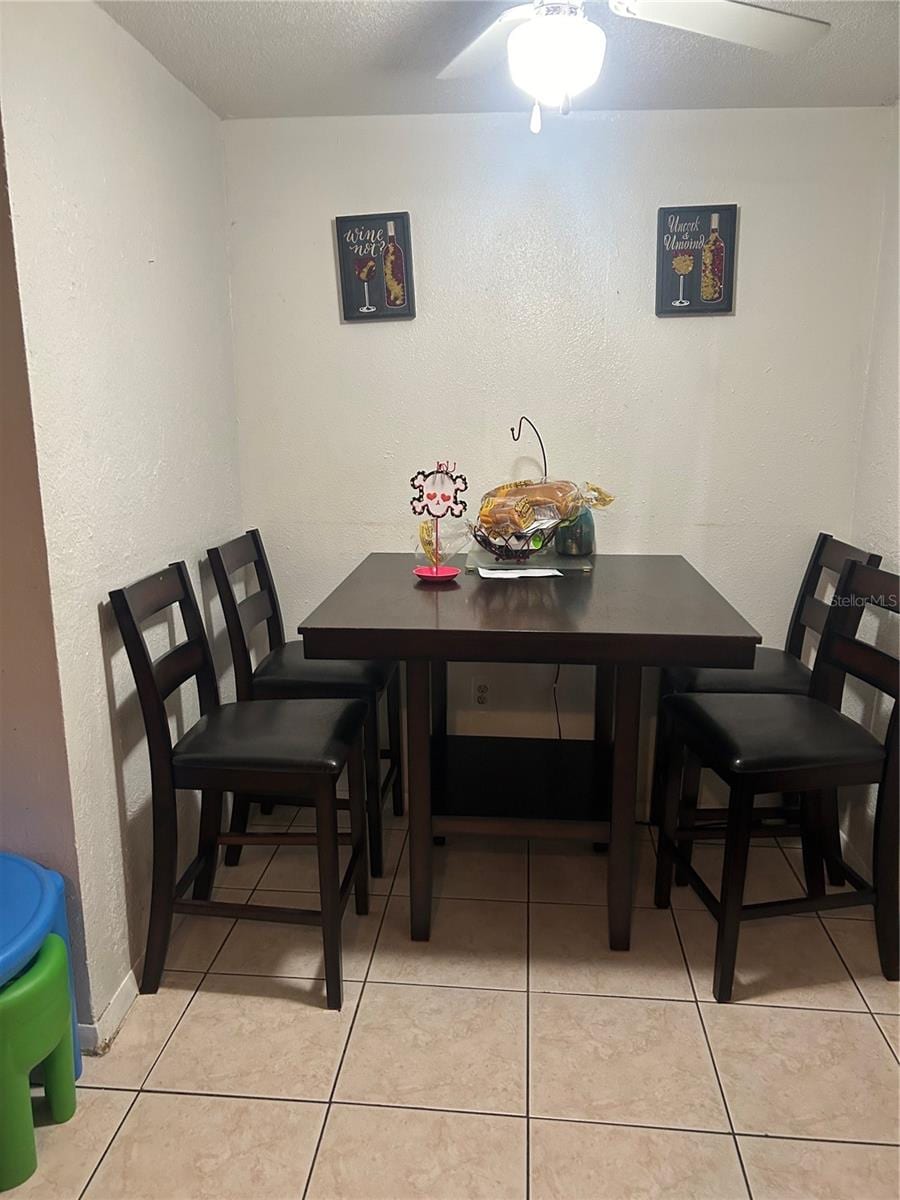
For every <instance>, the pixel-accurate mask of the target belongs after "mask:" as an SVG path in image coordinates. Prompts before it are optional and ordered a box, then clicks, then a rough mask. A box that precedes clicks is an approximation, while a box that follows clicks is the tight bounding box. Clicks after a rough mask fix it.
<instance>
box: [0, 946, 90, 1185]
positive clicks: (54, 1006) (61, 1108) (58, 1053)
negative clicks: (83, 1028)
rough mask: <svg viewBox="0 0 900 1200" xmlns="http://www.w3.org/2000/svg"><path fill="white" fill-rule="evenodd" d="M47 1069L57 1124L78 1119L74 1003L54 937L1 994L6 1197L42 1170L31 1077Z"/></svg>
mask: <svg viewBox="0 0 900 1200" xmlns="http://www.w3.org/2000/svg"><path fill="white" fill-rule="evenodd" d="M39 1065H40V1066H41V1067H42V1068H43V1074H44V1092H45V1094H46V1097H47V1102H48V1104H49V1106H50V1113H51V1115H52V1117H53V1120H54V1121H56V1122H57V1123H61V1122H63V1121H68V1120H69V1118H70V1117H72V1116H73V1115H74V1113H75V1068H74V1060H73V1056H72V1002H71V999H70V997H69V967H68V962H67V957H66V944H65V942H64V941H63V940H62V938H61V937H59V936H58V935H57V934H55V933H51V934H48V936H47V938H46V940H45V941H44V943H43V945H42V946H41V948H40V950H39V951H38V954H37V957H36V958H35V959H34V962H33V963H32V964H31V966H30V967H28V969H27V970H25V971H23V972H22V974H21V975H18V976H17V977H16V978H15V979H13V980H12V981H11V982H10V983H8V984H7V985H6V986H5V987H3V988H0V1191H6V1190H7V1189H8V1188H13V1187H16V1186H17V1185H18V1184H20V1183H24V1181H25V1180H26V1179H28V1177H29V1176H30V1175H33V1174H34V1171H35V1168H36V1167H37V1153H36V1150H35V1145H34V1119H33V1116H32V1111H31V1085H30V1082H29V1076H30V1074H31V1072H32V1070H33V1069H34V1068H35V1067H36V1066H39Z"/></svg>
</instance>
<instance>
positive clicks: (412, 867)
mask: <svg viewBox="0 0 900 1200" xmlns="http://www.w3.org/2000/svg"><path fill="white" fill-rule="evenodd" d="M430 674H431V671H430V664H429V663H428V662H427V661H422V660H421V659H411V660H410V661H409V662H408V663H407V664H406V738H407V742H406V756H407V765H406V771H407V787H408V789H409V915H410V922H409V923H410V936H411V937H412V939H413V941H414V942H427V941H428V938H429V937H430V936H431V871H432V861H431V858H432V848H431V730H430V724H431V722H430V712H429V708H430V704H429V701H430V696H429V682H430Z"/></svg>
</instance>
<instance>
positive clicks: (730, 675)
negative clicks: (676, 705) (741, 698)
mask: <svg viewBox="0 0 900 1200" xmlns="http://www.w3.org/2000/svg"><path fill="white" fill-rule="evenodd" d="M811 677H812V673H811V671H810V670H809V667H805V666H804V665H803V663H802V662H800V661H799V660H798V659H796V658H795V657H794V656H793V654H788V653H787V652H786V651H785V650H778V649H776V648H775V647H774V646H757V647H756V661H755V662H754V664H753V667H752V668H751V669H749V670H735V669H728V668H722V667H676V668H673V669H672V670H669V671H667V672H666V684H665V686H666V690H667V691H668V692H743V693H751V694H755V695H762V694H764V693H788V694H793V695H797V696H805V695H806V694H807V692H808V691H809V681H810V679H811Z"/></svg>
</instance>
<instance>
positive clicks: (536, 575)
mask: <svg viewBox="0 0 900 1200" xmlns="http://www.w3.org/2000/svg"><path fill="white" fill-rule="evenodd" d="M478 574H479V575H480V576H481V578H482V579H546V578H547V577H548V576H551V575H556V576H558V577H559V578H560V579H561V578H562V571H557V570H556V568H555V567H524V568H523V569H522V570H521V571H493V570H491V568H490V567H479V568H478Z"/></svg>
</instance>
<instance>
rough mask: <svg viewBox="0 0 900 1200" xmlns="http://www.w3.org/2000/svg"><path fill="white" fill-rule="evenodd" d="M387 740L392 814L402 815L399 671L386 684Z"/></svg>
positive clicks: (401, 724) (401, 735)
mask: <svg viewBox="0 0 900 1200" xmlns="http://www.w3.org/2000/svg"><path fill="white" fill-rule="evenodd" d="M387 709H388V740H389V741H390V744H391V757H390V764H391V766H392V767H393V768H394V784H393V791H392V799H393V805H394V816H395V817H402V816H403V722H402V719H401V716H400V671H399V670H397V671H395V672H394V674H393V675H392V676H391V679H390V682H389V683H388V686H387Z"/></svg>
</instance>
